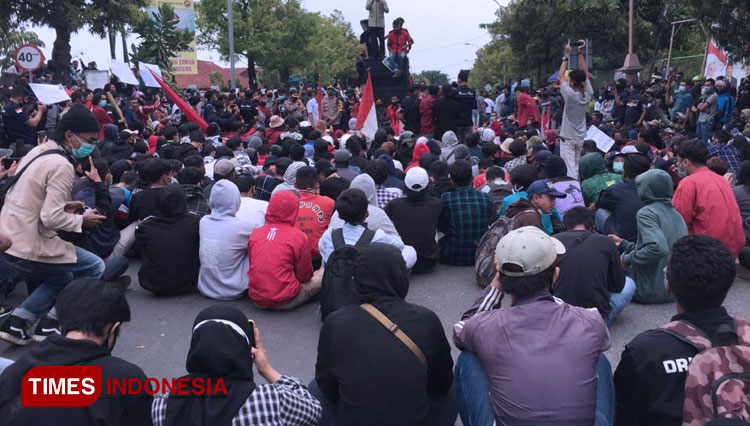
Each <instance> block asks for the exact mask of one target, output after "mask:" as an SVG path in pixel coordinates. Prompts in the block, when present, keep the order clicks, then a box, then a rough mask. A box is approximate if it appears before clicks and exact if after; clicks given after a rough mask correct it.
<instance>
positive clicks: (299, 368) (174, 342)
mask: <svg viewBox="0 0 750 426" xmlns="http://www.w3.org/2000/svg"><path fill="white" fill-rule="evenodd" d="M128 273H129V274H130V275H131V277H132V278H133V283H132V284H131V286H130V288H129V289H128V290H127V291H126V295H127V298H128V301H129V302H130V308H131V311H132V321H131V322H129V323H127V324H125V325H124V326H123V327H122V329H121V333H120V337H119V339H118V341H117V346H116V347H115V349H114V355H115V356H118V357H121V358H123V359H126V360H128V361H130V362H133V363H135V364H137V365H139V366H140V367H141V368H143V370H144V371H145V373H146V375H147V376H148V377H155V378H171V377H179V376H182V375H184V374H185V357H186V355H187V351H188V347H189V346H190V330H191V326H192V323H193V320H194V319H195V316H196V315H197V314H198V312H200V311H201V310H202V309H203V308H205V307H207V306H210V305H213V304H216V303H229V304H231V305H234V306H237V307H238V308H240V309H241V310H242V311H243V312H245V313H246V314H247V316H248V318H252V319H254V320H255V323H256V325H257V327H258V329H259V330H260V332H261V337H262V339H263V343H264V345H265V346H266V349H267V351H268V354H269V358H270V360H271V363H272V364H273V365H274V367H276V369H277V370H279V372H281V373H283V374H289V375H292V376H296V377H299V378H300V379H302V381H303V382H309V381H310V380H312V378H313V376H314V374H315V360H316V357H317V355H316V354H317V343H318V332H319V330H320V324H321V322H320V318H319V316H318V314H317V310H318V305H317V303H315V302H313V303H309V304H307V305H305V306H302V307H300V308H298V309H296V310H294V311H284V312H275V311H262V310H259V309H257V308H256V307H255V306H254V305H253V304H252V302H251V301H250V300H249V299H248V298H247V297H245V298H243V299H240V300H237V301H233V302H216V301H213V300H210V299H206V298H204V297H202V296H200V295H199V294H198V293H196V294H192V295H187V296H177V297H155V296H153V295H152V294H151V293H149V292H147V291H145V290H143V289H142V288H141V287H140V286H139V285H138V278H137V264H134V265H131V268H130V270H129V271H128ZM410 282H411V285H410V289H409V294H408V296H407V301H409V302H411V303H416V304H420V305H423V306H426V307H428V308H430V309H432V310H433V311H435V312H436V313H437V315H438V316H439V317H440V319H441V320H442V322H443V327H444V328H445V332H446V335H447V336H448V339H449V341H451V342H452V340H451V327H452V325H453V323H454V322H456V321H458V320H459V319H460V315H461V313H462V312H464V311H465V310H466V309H467V308H468V307H469V306H470V305H471V304H472V302H473V301H474V300H475V299H476V297H477V296H478V294H479V287H477V286H476V284H475V282H474V279H473V273H472V269H471V268H468V267H467V268H457V267H446V266H438V267H437V269H436V270H435V271H433V272H432V273H430V274H428V275H417V276H413V277H411V279H410ZM24 295H25V286H23V285H21V286H19V287H18V288H17V289H16V290H15V292H14V293H13V295H12V297H11V299H10V300H9V302H10V303H11V304H13V305H17V304H18V303H20V301H21V300H22V298H23V297H24ZM507 299H508V298H506V303H507ZM748 302H750V282H748V281H747V280H745V279H742V278H738V279H737V280H736V281H735V283H734V286H733V287H732V290H731V291H730V293H729V296H728V297H727V300H726V303H725V305H726V307H727V309H728V310H729V313H730V314H731V315H734V316H740V317H744V318H750V303H748ZM674 310H675V308H674V305H673V304H667V305H637V304H630V305H629V306H627V307H626V308H625V310H624V311H623V312H622V313H621V314H620V316H619V317H618V318H617V320H615V323H614V324H613V325H612V327H611V328H610V331H611V334H612V347H611V348H610V349H609V351H607V357H608V358H609V360H610V362H611V363H612V365H613V366H616V365H617V363H618V362H619V360H620V353H621V352H622V350H623V348H624V346H625V344H626V343H627V342H629V341H630V340H631V339H632V338H633V337H634V336H635V335H637V334H638V333H640V332H642V331H644V330H647V329H649V328H655V327H658V326H660V325H661V324H664V323H666V322H668V321H669V318H670V317H671V316H672V315H674V313H675V312H674ZM32 344H34V343H32ZM24 350H25V349H24V348H22V347H14V346H12V345H10V344H8V343H6V342H0V356H2V357H5V358H11V359H16V358H18V357H19V356H20V355H21V354H22V353H23V351H24ZM457 356H458V351H457V350H456V349H455V348H453V357H454V360H455V359H456V357H457ZM256 377H257V376H256ZM258 380H261V381H262V380H263V379H261V378H258Z"/></svg>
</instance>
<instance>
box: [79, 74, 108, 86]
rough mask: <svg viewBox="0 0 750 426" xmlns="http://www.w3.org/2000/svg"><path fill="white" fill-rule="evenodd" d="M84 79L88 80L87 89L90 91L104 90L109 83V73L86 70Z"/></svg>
mask: <svg viewBox="0 0 750 426" xmlns="http://www.w3.org/2000/svg"><path fill="white" fill-rule="evenodd" d="M83 79H84V80H86V88H87V89H89V90H94V89H104V85H105V84H107V83H109V71H105V70H86V71H84V72H83Z"/></svg>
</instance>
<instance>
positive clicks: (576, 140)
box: [559, 40, 594, 179]
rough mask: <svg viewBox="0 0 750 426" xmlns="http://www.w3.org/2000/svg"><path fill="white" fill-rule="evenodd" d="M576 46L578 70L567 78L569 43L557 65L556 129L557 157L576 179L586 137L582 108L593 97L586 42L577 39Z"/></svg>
mask: <svg viewBox="0 0 750 426" xmlns="http://www.w3.org/2000/svg"><path fill="white" fill-rule="evenodd" d="M580 43H581V44H580V45H579V46H578V69H576V70H571V71H570V74H569V75H568V76H566V75H565V71H566V70H567V69H568V61H569V60H570V42H568V44H567V45H566V46H565V56H563V60H562V64H560V72H559V75H560V77H559V78H560V93H561V94H562V96H563V99H565V108H564V109H563V119H562V126H561V127H560V138H561V139H562V145H561V146H560V156H561V157H562V158H563V160H564V161H565V165H566V166H567V167H568V176H570V177H572V178H573V179H578V161H579V160H580V158H581V149H582V148H583V140H584V138H585V137H586V130H587V129H586V107H587V106H588V104H589V102H591V99H592V97H593V96H594V89H593V88H592V87H591V82H590V81H589V79H588V68H587V67H586V58H584V48H585V47H586V43H585V42H584V41H583V40H581V42H580Z"/></svg>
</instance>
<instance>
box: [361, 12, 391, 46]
mask: <svg viewBox="0 0 750 426" xmlns="http://www.w3.org/2000/svg"><path fill="white" fill-rule="evenodd" d="M365 9H367V10H369V11H370V20H369V23H370V43H371V45H373V46H375V45H377V46H378V52H376V53H377V54H375V53H371V56H370V58H371V59H378V58H383V57H385V14H386V13H388V12H389V10H388V2H386V0H367V5H366V6H365Z"/></svg>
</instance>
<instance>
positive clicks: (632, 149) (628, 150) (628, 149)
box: [622, 145, 640, 154]
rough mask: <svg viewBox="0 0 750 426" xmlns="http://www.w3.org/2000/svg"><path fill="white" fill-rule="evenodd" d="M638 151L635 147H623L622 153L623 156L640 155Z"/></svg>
mask: <svg viewBox="0 0 750 426" xmlns="http://www.w3.org/2000/svg"><path fill="white" fill-rule="evenodd" d="M638 152H640V151H638V150H637V149H636V148H635V147H634V146H633V145H628V146H624V147H622V153H623V154H638Z"/></svg>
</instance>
